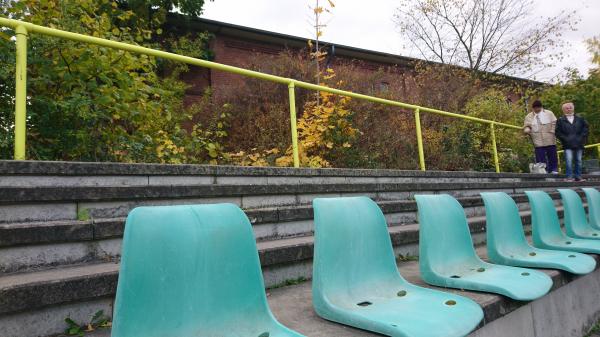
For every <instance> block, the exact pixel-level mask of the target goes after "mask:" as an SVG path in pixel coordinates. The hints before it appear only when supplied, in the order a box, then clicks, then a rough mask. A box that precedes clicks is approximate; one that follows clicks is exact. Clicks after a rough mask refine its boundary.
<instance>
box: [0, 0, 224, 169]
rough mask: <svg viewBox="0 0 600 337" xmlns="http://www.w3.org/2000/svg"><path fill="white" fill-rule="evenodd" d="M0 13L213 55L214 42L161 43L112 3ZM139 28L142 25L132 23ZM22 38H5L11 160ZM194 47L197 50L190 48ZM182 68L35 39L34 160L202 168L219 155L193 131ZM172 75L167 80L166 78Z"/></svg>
mask: <svg viewBox="0 0 600 337" xmlns="http://www.w3.org/2000/svg"><path fill="white" fill-rule="evenodd" d="M0 15H2V16H8V17H12V18H15V19H20V20H24V21H28V22H31V23H34V24H38V25H44V26H50V27H55V28H58V29H63V30H67V31H72V32H77V33H82V34H87V35H93V36H98V37H102V38H107V39H112V40H117V41H123V42H126V43H131V44H142V45H146V46H157V45H159V44H160V45H161V47H165V49H168V50H172V51H175V52H179V51H180V50H181V49H182V48H183V49H185V52H186V54H188V55H189V56H193V57H206V56H207V54H206V51H205V49H204V46H205V44H206V41H207V39H208V35H207V34H199V35H198V36H196V37H193V41H188V39H192V38H191V37H183V38H177V39H173V40H169V41H163V42H158V37H159V36H162V35H161V31H160V28H155V27H154V26H153V24H152V23H149V22H147V21H146V20H144V19H143V18H140V17H138V16H137V14H136V13H135V12H133V11H132V10H129V9H123V8H121V7H119V4H118V3H117V2H115V1H111V0H100V1H96V0H44V1H39V0H20V1H9V2H8V3H7V6H6V7H3V8H2V9H0ZM133 23H135V24H133ZM12 35H14V31H12V30H4V31H2V36H0V83H2V85H0V130H2V132H1V133H0V134H1V135H2V137H1V139H0V156H1V157H2V158H10V157H11V147H12V135H13V128H14V125H13V121H14V115H13V112H14V103H13V100H14V98H13V95H14V67H15V63H14V62H15V61H14V57H15V55H14V52H15V50H14V49H15V46H14V42H13V41H12V38H11V37H12ZM190 46H195V47H193V48H191V47H190ZM185 69H186V68H185V67H181V66H178V65H175V64H171V63H170V62H165V61H164V60H158V59H155V58H153V57H148V56H146V55H139V54H133V53H127V52H123V51H119V50H114V49H109V48H104V47H99V46H93V45H87V44H82V43H76V42H73V41H68V40H62V39H55V38H49V37H46V36H41V35H38V34H31V36H30V37H29V50H28V83H27V88H28V102H27V116H28V119H27V129H28V138H27V142H28V143H27V144H28V147H27V150H28V154H27V155H28V158H32V159H42V160H86V161H89V160H93V161H126V162H131V161H140V162H174V163H176V162H198V161H204V160H206V161H208V160H210V159H214V158H216V157H218V156H219V151H220V150H219V149H220V148H219V146H218V143H215V142H216V139H219V137H222V136H223V132H224V131H223V124H222V123H221V124H218V123H217V125H220V126H219V127H216V128H214V129H210V128H209V129H205V128H201V127H200V126H199V125H192V126H191V127H190V129H189V130H186V129H184V128H183V127H182V124H183V123H184V122H190V120H191V118H192V116H193V114H194V112H195V107H193V106H192V107H186V106H184V105H183V97H184V91H185V89H186V85H185V83H183V82H182V81H180V80H179V79H178V78H177V75H178V74H179V73H180V72H181V71H185ZM163 73H166V74H171V76H167V77H161V76H159V74H163Z"/></svg>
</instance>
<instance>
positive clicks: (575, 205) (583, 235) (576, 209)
mask: <svg viewBox="0 0 600 337" xmlns="http://www.w3.org/2000/svg"><path fill="white" fill-rule="evenodd" d="M558 192H560V197H561V199H562V204H563V208H564V211H565V229H566V230H567V235H568V236H570V237H572V238H578V239H592V240H600V230H597V229H594V228H592V227H591V226H590V224H589V222H588V219H587V216H586V214H585V208H584V207H583V201H581V197H579V194H577V192H575V191H573V190H571V189H568V188H559V189H558Z"/></svg>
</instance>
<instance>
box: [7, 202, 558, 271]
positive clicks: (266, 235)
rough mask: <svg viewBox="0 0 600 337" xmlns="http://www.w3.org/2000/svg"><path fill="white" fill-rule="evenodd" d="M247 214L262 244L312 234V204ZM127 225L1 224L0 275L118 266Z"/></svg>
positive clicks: (398, 213)
mask: <svg viewBox="0 0 600 337" xmlns="http://www.w3.org/2000/svg"><path fill="white" fill-rule="evenodd" d="M551 196H552V197H553V198H555V199H556V201H557V205H558V198H559V194H558V193H557V192H553V193H551ZM513 198H514V199H515V201H517V203H518V205H519V208H520V209H521V210H527V209H529V205H528V203H527V200H526V199H527V198H526V197H525V195H523V194H517V195H513ZM458 200H459V202H460V203H461V204H462V205H463V207H464V209H465V213H466V214H467V216H469V217H477V216H483V215H484V214H485V209H484V207H483V201H482V200H481V198H480V197H465V198H459V199H458ZM379 205H380V207H381V208H382V210H383V212H384V214H385V216H386V218H387V221H388V223H389V224H390V225H392V226H393V227H399V226H404V225H409V224H414V223H416V221H417V220H416V218H417V216H416V209H417V208H416V203H415V201H414V200H401V201H380V202H379ZM246 214H247V215H248V217H249V219H250V220H251V222H252V225H253V229H254V233H255V237H256V239H257V240H258V241H259V242H263V241H269V240H278V239H283V238H293V237H298V236H307V235H312V232H313V213H312V207H311V206H306V205H303V206H286V207H278V208H263V209H249V210H246ZM124 223H125V218H113V219H92V220H87V221H74V220H65V221H50V222H30V223H9V224H0V275H2V274H4V273H15V272H22V271H32V270H39V269H47V268H49V267H55V266H60V265H70V264H80V263H86V262H95V263H98V262H111V261H112V262H118V261H119V258H120V252H121V237H122V235H123V229H124ZM408 228H412V227H410V226H409V227H408ZM402 235H408V234H406V233H404V234H402ZM275 242H277V241H275Z"/></svg>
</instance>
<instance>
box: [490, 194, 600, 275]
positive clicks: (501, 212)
mask: <svg viewBox="0 0 600 337" xmlns="http://www.w3.org/2000/svg"><path fill="white" fill-rule="evenodd" d="M481 197H482V198H483V202H484V203H485V216H486V228H487V231H486V234H487V250H488V257H489V259H490V261H491V262H493V263H497V264H504V265H508V266H516V267H533V268H552V269H561V270H565V271H568V272H571V273H573V274H587V273H589V272H592V271H593V270H594V269H595V268H596V260H594V259H593V258H592V257H591V256H587V255H585V254H581V253H573V252H568V251H557V250H548V249H539V248H534V247H532V246H531V245H530V244H529V243H528V242H527V239H526V238H525V233H524V232H523V223H522V222H521V216H520V215H519V208H518V207H517V204H515V202H514V200H513V199H512V198H511V197H510V196H509V195H508V194H506V193H504V192H485V193H481Z"/></svg>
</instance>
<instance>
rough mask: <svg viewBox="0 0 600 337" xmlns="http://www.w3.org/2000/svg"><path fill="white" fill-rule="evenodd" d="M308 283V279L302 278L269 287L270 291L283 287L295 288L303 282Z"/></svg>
mask: <svg viewBox="0 0 600 337" xmlns="http://www.w3.org/2000/svg"><path fill="white" fill-rule="evenodd" d="M306 281H308V279H307V278H306V277H303V276H300V277H298V278H296V279H291V280H285V281H283V282H281V283H278V284H276V285H274V286H272V287H269V289H277V288H282V287H287V286H294V285H297V284H300V283H303V282H306Z"/></svg>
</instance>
